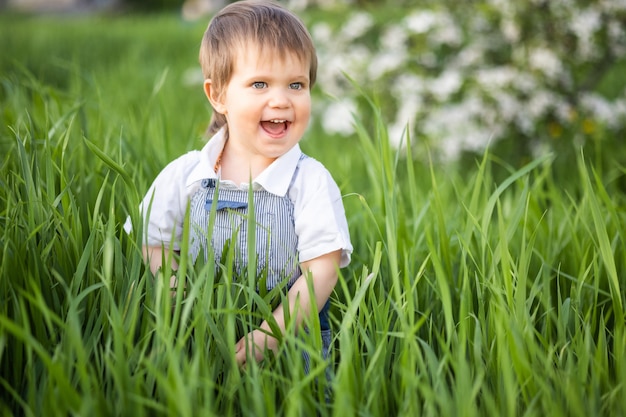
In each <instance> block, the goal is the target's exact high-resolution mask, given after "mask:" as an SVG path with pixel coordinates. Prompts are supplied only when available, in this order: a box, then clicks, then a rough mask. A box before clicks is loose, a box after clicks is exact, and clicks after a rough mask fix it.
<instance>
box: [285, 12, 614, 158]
mask: <svg viewBox="0 0 626 417" xmlns="http://www.w3.org/2000/svg"><path fill="white" fill-rule="evenodd" d="M329 2H330V0H326V1H325V3H326V4H325V5H326V6H329V4H328V3H329ZM293 3H294V5H296V6H300V7H303V6H306V4H307V2H306V1H303V0H293ZM295 3H298V4H295ZM335 3H337V1H335ZM341 3H345V1H344V2H341ZM399 3H401V1H397V2H395V4H396V5H397V4H399ZM405 3H406V5H405V7H402V8H392V7H390V8H388V10H386V12H385V14H384V16H376V15H372V14H370V13H368V12H367V11H365V10H364V9H358V8H356V7H354V8H352V10H351V11H350V12H349V13H348V18H347V19H344V21H342V22H341V24H340V25H339V24H338V25H336V26H332V25H331V24H329V23H328V22H324V21H322V22H316V23H315V22H314V23H312V24H311V25H310V27H311V32H312V35H313V37H314V38H315V41H316V45H317V46H318V54H319V57H320V62H321V64H320V68H319V84H320V86H321V88H322V89H323V90H324V91H325V92H326V93H328V94H332V95H333V96H335V97H336V99H335V100H333V101H332V102H331V103H323V104H322V105H320V107H319V108H318V109H317V115H318V117H319V120H320V123H321V124H322V126H323V127H324V129H325V130H326V131H327V132H328V133H332V134H350V133H351V129H352V123H351V120H352V117H351V114H352V113H354V112H356V111H357V109H358V111H359V112H362V111H363V109H362V108H359V97H358V94H357V93H356V92H355V91H354V88H352V86H351V85H350V83H349V82H347V81H346V77H345V75H344V73H346V74H348V75H349V76H350V77H352V78H354V80H355V81H356V83H357V84H358V85H360V86H363V87H367V88H368V89H369V88H371V89H372V90H373V91H374V92H375V94H376V95H377V96H378V97H379V99H380V102H381V107H382V109H383V111H384V113H385V116H386V117H387V118H388V120H390V126H389V130H390V139H391V140H392V141H395V142H396V143H399V142H400V140H401V139H402V137H403V131H404V129H405V128H406V127H407V126H408V128H409V133H410V134H411V136H412V137H414V138H418V139H419V141H414V143H415V142H419V143H422V144H427V146H428V147H429V148H430V149H431V150H433V151H435V152H436V153H437V154H438V155H439V156H441V157H442V158H444V159H454V158H456V157H458V155H459V154H460V152H462V151H463V150H477V151H480V150H482V149H484V148H485V147H486V146H487V145H488V144H489V143H495V142H497V141H502V140H509V141H514V142H513V143H515V146H516V147H517V148H516V152H523V153H527V152H534V153H539V152H542V150H544V149H546V148H552V147H555V146H558V144H559V143H563V142H567V143H571V140H574V141H577V142H578V143H583V142H585V141H588V140H590V139H592V138H599V137H602V138H618V137H620V135H623V134H624V132H625V130H626V88H625V85H626V82H625V81H624V76H623V75H621V73H620V71H619V69H620V66H621V70H622V72H623V71H624V70H626V66H625V63H626V61H625V57H626V31H625V27H626V1H624V0H600V1H592V2H590V1H581V0H549V1H548V0H528V1H523V2H519V1H513V0H483V1H469V2H457V1H453V0H445V1H434V0H425V1H422V2H421V4H420V7H419V8H418V7H415V6H413V7H410V5H409V3H411V2H410V1H405ZM378 9H380V7H378V8H377V10H378ZM607 86H608V87H607Z"/></svg>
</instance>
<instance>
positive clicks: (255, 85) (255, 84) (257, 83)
mask: <svg viewBox="0 0 626 417" xmlns="http://www.w3.org/2000/svg"><path fill="white" fill-rule="evenodd" d="M266 86H267V83H265V82H263V81H255V82H253V83H252V88H258V89H261V88H265V87H266Z"/></svg>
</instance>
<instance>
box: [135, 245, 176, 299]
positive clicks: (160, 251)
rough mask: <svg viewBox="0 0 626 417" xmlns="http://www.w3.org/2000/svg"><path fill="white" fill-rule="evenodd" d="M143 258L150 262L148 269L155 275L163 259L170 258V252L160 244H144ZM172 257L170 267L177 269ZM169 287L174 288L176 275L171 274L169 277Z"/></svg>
mask: <svg viewBox="0 0 626 417" xmlns="http://www.w3.org/2000/svg"><path fill="white" fill-rule="evenodd" d="M141 252H142V253H143V259H144V260H145V261H146V263H149V264H150V271H152V273H153V274H155V275H156V273H157V272H158V271H159V269H160V268H161V267H162V266H163V265H162V264H163V259H170V252H169V250H168V249H164V248H163V247H162V246H146V245H144V246H143V247H142V250H141ZM171 259H172V269H173V270H176V269H178V264H177V263H176V259H174V257H173V256H172V257H171ZM170 288H176V275H172V277H171V278H170Z"/></svg>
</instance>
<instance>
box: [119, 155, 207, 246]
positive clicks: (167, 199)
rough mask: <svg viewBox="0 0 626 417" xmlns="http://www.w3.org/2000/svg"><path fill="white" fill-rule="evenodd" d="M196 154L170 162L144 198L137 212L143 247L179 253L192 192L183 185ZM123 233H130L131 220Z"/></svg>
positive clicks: (196, 157) (194, 162)
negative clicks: (162, 248) (141, 221)
mask: <svg viewBox="0 0 626 417" xmlns="http://www.w3.org/2000/svg"><path fill="white" fill-rule="evenodd" d="M198 160H199V152H198V151H192V152H189V153H187V154H185V155H182V156H181V157H179V158H177V159H175V160H174V161H172V162H170V163H169V164H168V165H167V166H166V167H165V168H164V169H163V170H162V171H161V172H160V173H159V175H157V177H156V179H155V180H154V182H153V183H152V185H151V186H150V188H149V189H148V192H147V193H146V195H145V196H144V198H143V200H142V202H141V204H140V206H139V210H140V213H141V218H142V219H143V222H144V233H145V237H144V244H145V245H147V246H160V245H164V246H165V247H168V248H170V249H173V250H179V249H180V240H181V237H182V231H183V222H184V220H185V219H184V217H185V212H186V209H187V204H188V201H189V198H190V193H191V190H190V189H189V187H187V185H186V182H187V178H188V176H189V174H190V172H191V171H192V170H193V169H194V168H195V166H196V165H197V164H198ZM124 229H125V230H126V231H127V232H128V233H130V232H131V231H132V229H133V227H132V224H131V222H130V218H129V219H127V220H126V223H125V225H124Z"/></svg>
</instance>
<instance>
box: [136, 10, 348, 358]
mask: <svg viewBox="0 0 626 417" xmlns="http://www.w3.org/2000/svg"><path fill="white" fill-rule="evenodd" d="M200 63H201V66H202V71H203V74H204V78H205V81H204V92H205V94H206V96H207V98H208V99H209V101H210V103H211V106H212V108H213V116H212V121H211V125H210V127H209V132H210V134H212V135H213V137H212V138H211V139H210V140H209V142H208V143H207V144H206V145H205V146H204V148H203V149H202V150H200V151H192V152H189V153H187V154H185V155H183V156H181V157H179V158H178V159H176V160H175V161H173V162H171V163H170V164H169V165H168V166H167V167H166V168H165V169H164V170H163V171H162V172H161V173H160V174H159V175H158V177H157V178H156V180H155V181H154V183H153V184H152V186H151V187H150V189H149V190H148V193H147V194H146V196H145V198H144V200H143V202H142V205H141V208H142V210H143V212H144V215H146V216H147V217H146V218H145V224H146V228H147V241H146V242H145V244H144V247H143V252H144V256H145V258H146V260H147V262H149V264H150V268H151V270H152V271H153V272H156V271H157V270H158V269H159V268H160V267H161V259H163V255H165V256H164V258H165V259H167V258H168V255H169V251H175V252H176V251H179V250H180V239H181V236H182V229H183V221H184V217H185V212H186V209H187V206H188V205H189V207H190V220H189V221H190V230H191V241H190V251H191V253H190V256H191V259H192V260H195V259H196V258H197V257H198V256H203V257H204V259H207V258H208V253H209V251H212V252H213V253H214V256H215V260H216V262H217V263H218V264H219V263H220V261H221V257H222V252H223V250H224V248H225V246H230V247H231V249H232V248H233V245H234V250H235V254H236V255H235V256H236V257H235V267H236V268H237V269H238V270H243V269H244V268H245V267H246V266H247V262H248V259H247V256H248V248H247V242H248V240H247V238H248V230H247V224H248V221H247V216H246V214H247V213H248V208H247V203H248V198H249V193H250V190H252V193H253V199H254V200H253V201H254V217H255V221H256V228H255V242H256V257H257V262H258V265H259V271H262V270H263V271H265V270H266V271H267V281H266V286H267V288H268V290H269V289H271V288H274V287H275V286H276V285H279V284H280V283H281V282H282V281H283V280H288V284H287V288H288V294H287V301H288V303H289V305H279V306H278V307H277V308H276V309H275V311H274V312H273V316H274V319H275V320H276V322H277V323H278V325H279V326H280V328H281V329H282V330H283V331H284V330H285V326H286V323H285V322H284V317H285V315H284V311H283V310H284V309H289V311H290V312H291V314H294V313H295V312H297V315H296V316H295V320H297V323H298V325H300V323H302V320H303V318H304V317H305V316H306V315H307V314H309V312H310V311H311V310H313V308H312V306H313V304H314V303H315V304H316V306H317V307H316V309H315V310H313V311H319V312H320V325H321V328H322V340H323V347H324V352H323V354H324V355H325V356H326V355H327V354H328V348H329V346H330V329H329V326H328V317H327V314H328V305H327V302H328V298H329V296H330V294H331V292H332V290H333V288H334V286H335V284H336V282H337V274H338V268H340V267H344V266H346V265H347V264H348V263H349V262H350V254H351V252H352V245H351V243H350V236H349V233H348V227H347V221H346V217H345V213H344V208H343V204H342V201H341V195H340V192H339V189H338V187H337V185H336V183H335V182H334V181H333V179H332V177H331V175H330V174H329V172H328V171H327V170H326V169H325V168H324V166H323V165H322V164H320V163H319V162H317V161H316V160H314V159H313V158H310V157H307V156H306V155H304V154H303V153H302V152H301V150H300V147H299V145H298V142H299V141H300V139H301V138H302V136H303V134H304V132H305V130H306V128H307V125H308V122H309V118H310V113H311V95H310V93H311V88H312V86H313V84H314V83H315V77H316V71H317V57H316V55H315V48H314V46H313V42H312V39H311V37H310V35H309V33H308V31H307V30H306V28H305V27H304V25H303V23H302V22H301V21H300V20H299V19H298V18H297V17H296V16H295V15H294V14H292V13H291V12H289V11H288V10H286V9H284V8H283V7H281V6H279V5H277V4H275V3H272V2H268V1H258V2H257V1H240V2H236V3H232V4H230V5H228V6H226V7H225V8H224V9H222V10H221V11H220V12H219V13H218V14H217V15H215V16H214V17H213V19H212V20H211V22H210V23H209V26H208V28H207V30H206V32H205V34H204V37H203V39H202V45H201V48H200ZM250 180H251V182H252V185H250V184H249V183H250ZM216 196H217V198H215V197H216ZM148 208H149V210H148ZM212 210H213V212H214V213H215V220H214V223H212V224H213V228H212V229H211V230H208V228H209V216H210V214H211V211H212ZM148 211H149V213H146V212H148ZM129 229H130V225H127V230H129ZM172 236H173V237H174V238H173V240H172ZM163 251H165V253H163ZM251 273H254V271H252V272H251ZM307 275H309V276H310V279H311V280H312V284H313V292H314V294H315V295H314V297H310V292H309V287H308V284H307ZM292 317H293V316H292ZM277 343H278V342H277V339H276V338H274V337H272V336H271V331H270V327H269V325H268V323H267V321H264V322H263V323H262V324H261V326H260V329H256V330H253V331H251V332H250V333H248V335H246V336H244V337H243V338H242V339H241V340H239V341H238V342H237V344H236V346H235V356H236V360H237V362H238V363H239V364H241V365H243V364H245V363H246V360H248V359H249V357H248V356H247V352H250V353H251V355H252V357H253V358H254V359H255V360H257V361H258V360H261V359H262V358H263V353H264V350H265V349H271V350H274V351H275V350H276V349H277V347H278V346H277ZM305 359H306V357H305ZM307 362H308V361H305V366H306V367H308V363H307Z"/></svg>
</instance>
